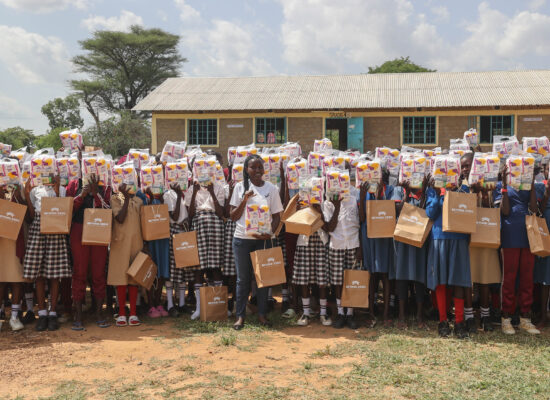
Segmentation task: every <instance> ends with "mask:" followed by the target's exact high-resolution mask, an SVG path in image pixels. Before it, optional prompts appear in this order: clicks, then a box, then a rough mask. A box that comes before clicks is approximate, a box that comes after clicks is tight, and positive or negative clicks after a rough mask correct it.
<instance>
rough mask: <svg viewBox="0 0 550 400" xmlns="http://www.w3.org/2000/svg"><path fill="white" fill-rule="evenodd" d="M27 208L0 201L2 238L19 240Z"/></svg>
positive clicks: (11, 202)
mask: <svg viewBox="0 0 550 400" xmlns="http://www.w3.org/2000/svg"><path fill="white" fill-rule="evenodd" d="M26 213H27V206H24V205H22V204H18V203H14V202H13V201H8V200H4V199H0V237H3V238H6V239H10V240H17V237H18V236H19V231H20V230H21V226H22V225H23V220H24V219H25V214H26Z"/></svg>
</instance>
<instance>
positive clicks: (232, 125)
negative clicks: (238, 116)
mask: <svg viewBox="0 0 550 400" xmlns="http://www.w3.org/2000/svg"><path fill="white" fill-rule="evenodd" d="M227 127H228V128H230V129H231V128H244V124H227Z"/></svg>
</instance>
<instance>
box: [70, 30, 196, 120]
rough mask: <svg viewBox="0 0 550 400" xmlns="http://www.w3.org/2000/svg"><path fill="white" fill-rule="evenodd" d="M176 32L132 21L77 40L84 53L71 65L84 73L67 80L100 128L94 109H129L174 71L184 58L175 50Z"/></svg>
mask: <svg viewBox="0 0 550 400" xmlns="http://www.w3.org/2000/svg"><path fill="white" fill-rule="evenodd" d="M179 40H180V37H179V36H178V35H173V34H170V33H168V32H165V31H163V30H161V29H144V28H143V27H140V26H132V27H131V28H130V32H115V31H96V32H95V33H94V34H93V37H92V38H90V39H86V40H82V41H80V42H79V44H80V47H81V48H82V50H84V51H85V52H86V53H85V54H82V55H78V56H76V57H74V58H73V59H72V61H73V64H74V67H75V71H76V72H78V73H82V74H85V75H87V76H88V79H85V80H73V81H71V86H72V88H73V89H74V90H75V91H76V93H77V94H78V95H79V96H80V99H81V100H82V102H83V103H84V104H85V106H86V109H87V110H88V111H89V112H90V114H91V115H92V117H93V118H94V120H95V122H96V128H97V129H101V123H100V118H99V114H100V112H107V113H109V114H112V113H118V112H120V111H122V110H131V109H132V108H133V107H134V106H135V105H136V104H137V103H138V102H139V101H140V100H141V99H142V98H144V97H145V96H147V94H149V93H150V92H151V91H152V90H153V89H155V88H156V87H157V86H158V85H160V84H161V83H162V82H164V81H165V80H166V79H167V78H171V77H175V76H178V74H179V70H180V66H181V64H182V63H183V62H185V61H187V60H186V59H185V58H184V57H182V56H181V55H180V54H179V51H178V43H179Z"/></svg>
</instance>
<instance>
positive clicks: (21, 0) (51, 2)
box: [0, 0, 90, 13]
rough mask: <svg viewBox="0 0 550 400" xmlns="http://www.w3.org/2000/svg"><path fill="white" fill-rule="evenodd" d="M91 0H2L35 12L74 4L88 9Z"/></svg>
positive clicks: (55, 9)
mask: <svg viewBox="0 0 550 400" xmlns="http://www.w3.org/2000/svg"><path fill="white" fill-rule="evenodd" d="M89 1H90V0H0V4H3V5H5V6H6V7H9V8H13V9H16V10H21V11H29V12H33V13H49V12H52V11H58V10H64V9H65V8H67V7H69V6H72V7H76V8H78V9H81V10H82V9H86V8H87V6H88V3H89Z"/></svg>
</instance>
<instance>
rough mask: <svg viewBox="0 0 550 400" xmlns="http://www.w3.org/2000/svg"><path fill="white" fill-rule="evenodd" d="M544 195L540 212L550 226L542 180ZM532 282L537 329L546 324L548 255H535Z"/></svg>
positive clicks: (549, 193)
mask: <svg viewBox="0 0 550 400" xmlns="http://www.w3.org/2000/svg"><path fill="white" fill-rule="evenodd" d="M544 176H548V164H546V165H545V170H544ZM544 184H545V190H544V196H543V198H542V200H541V202H540V204H539V207H540V212H541V213H542V215H544V218H545V219H546V224H547V225H548V226H550V207H548V199H549V198H550V182H549V181H548V180H546V181H545V182H544ZM533 282H534V283H535V284H537V285H540V291H541V292H540V295H541V298H540V312H541V318H540V319H539V321H538V323H537V329H542V328H544V327H545V326H546V325H547V324H548V297H549V293H550V257H535V267H534V277H533Z"/></svg>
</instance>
